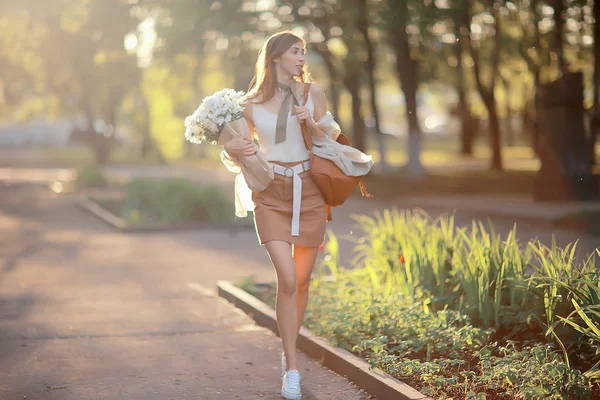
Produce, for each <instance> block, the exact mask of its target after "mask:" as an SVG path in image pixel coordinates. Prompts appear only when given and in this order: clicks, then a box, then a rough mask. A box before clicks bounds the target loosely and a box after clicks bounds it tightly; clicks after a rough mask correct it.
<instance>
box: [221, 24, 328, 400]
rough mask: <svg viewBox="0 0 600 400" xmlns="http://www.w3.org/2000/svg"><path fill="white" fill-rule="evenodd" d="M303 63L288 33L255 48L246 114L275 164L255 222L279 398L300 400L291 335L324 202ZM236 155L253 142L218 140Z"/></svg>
mask: <svg viewBox="0 0 600 400" xmlns="http://www.w3.org/2000/svg"><path fill="white" fill-rule="evenodd" d="M309 79H310V77H309V72H308V68H307V66H306V64H305V42H304V41H303V40H302V39H301V38H299V37H298V36H296V35H294V34H293V33H291V32H289V31H286V32H281V33H278V34H275V35H273V36H271V37H270V38H269V39H268V40H267V42H266V43H265V45H264V46H263V48H262V49H261V51H260V53H259V57H258V61H257V63H256V75H255V76H254V79H253V80H252V83H251V85H250V90H249V92H248V95H247V99H248V100H247V102H246V109H245V118H246V120H247V121H248V124H249V127H250V129H251V132H255V133H256V136H257V137H258V141H259V143H260V148H261V151H262V152H263V153H264V155H265V157H266V158H267V160H268V161H269V162H270V163H271V165H273V170H274V172H275V179H274V181H273V182H272V183H271V185H270V186H269V187H268V188H267V189H266V190H264V191H262V192H253V193H252V201H253V202H254V219H255V225H256V230H257V234H258V238H259V241H260V244H261V245H264V246H265V247H266V249H267V252H268V254H269V257H270V259H271V262H272V263H273V266H274V268H275V271H276V273H277V305H276V311H277V323H278V327H279V333H280V336H281V339H282V343H283V353H282V387H281V395H282V396H283V397H284V398H286V399H300V398H301V390H300V373H299V371H298V358H297V355H296V340H297V337H298V333H299V330H300V327H301V325H302V320H303V318H304V312H305V310H306V304H307V302H308V288H309V284H310V275H311V273H312V270H313V267H314V264H315V261H316V258H317V253H318V247H319V246H320V245H321V244H322V243H323V240H324V237H325V226H326V219H327V216H326V208H325V200H324V198H323V196H322V194H321V192H320V191H319V189H318V187H317V186H316V185H315V183H314V182H313V181H312V179H311V177H310V172H309V169H310V163H309V162H308V159H309V153H308V151H307V150H306V146H305V145H304V141H303V136H302V131H301V126H300V124H301V123H304V124H306V125H307V126H308V129H309V132H310V134H311V135H312V136H313V137H314V138H323V137H325V135H326V133H325V132H324V131H322V130H321V129H320V128H319V127H318V125H317V123H316V122H315V121H319V119H320V118H321V117H323V116H324V115H325V114H326V111H327V110H326V99H325V95H324V93H323V91H322V90H321V88H320V87H319V86H318V85H317V84H312V85H310V90H309V94H308V99H307V102H306V104H304V103H303V97H304V93H303V90H304V88H305V87H306V86H305V83H304V82H306V81H308V80H309ZM224 148H225V151H226V152H227V153H228V155H229V156H230V157H231V158H232V159H233V160H235V159H236V158H238V157H241V156H247V155H252V154H254V152H255V147H254V145H253V143H252V140H251V139H248V138H236V139H232V140H231V141H229V142H227V143H225V144H224Z"/></svg>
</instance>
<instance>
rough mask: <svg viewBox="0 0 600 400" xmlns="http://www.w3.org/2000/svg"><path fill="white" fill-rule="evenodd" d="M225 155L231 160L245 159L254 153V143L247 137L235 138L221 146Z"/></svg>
mask: <svg viewBox="0 0 600 400" xmlns="http://www.w3.org/2000/svg"><path fill="white" fill-rule="evenodd" d="M223 147H224V148H225V151H226V152H227V154H229V155H230V156H231V157H233V158H240V157H247V156H251V155H253V154H255V153H256V147H254V142H252V140H251V139H250V138H249V137H236V138H233V139H231V140H230V141H228V142H227V143H225V144H224V145H223Z"/></svg>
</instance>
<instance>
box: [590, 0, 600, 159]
mask: <svg viewBox="0 0 600 400" xmlns="http://www.w3.org/2000/svg"><path fill="white" fill-rule="evenodd" d="M594 19H595V21H596V23H595V24H594V106H593V109H592V115H591V116H590V152H591V159H592V165H597V164H598V160H597V159H596V140H597V135H598V129H599V128H600V1H598V0H596V1H594Z"/></svg>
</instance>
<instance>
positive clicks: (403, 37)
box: [382, 0, 425, 178]
mask: <svg viewBox="0 0 600 400" xmlns="http://www.w3.org/2000/svg"><path fill="white" fill-rule="evenodd" d="M409 4H411V5H412V6H413V7H414V6H415V4H413V2H411V1H409V0H406V1H397V0H386V1H385V2H384V6H383V7H382V20H383V21H384V23H385V28H386V32H387V39H388V42H389V43H390V46H391V47H392V49H393V51H394V53H395V56H396V61H395V62H396V71H397V73H398V81H399V83H400V88H401V90H402V92H403V93H404V97H405V99H406V114H407V115H406V117H407V120H408V148H409V152H408V164H407V165H406V167H407V172H408V174H409V176H411V177H414V178H420V177H422V176H423V175H424V174H425V169H424V168H423V164H422V163H421V158H420V157H421V147H422V144H421V142H422V136H423V135H422V131H421V127H420V124H419V119H418V116H417V89H418V85H419V77H418V75H417V68H418V61H417V60H416V58H415V55H414V52H412V51H411V44H410V40H409V39H410V38H409V34H408V32H407V25H408V22H409V21H410V19H411V15H410V13H411V7H409Z"/></svg>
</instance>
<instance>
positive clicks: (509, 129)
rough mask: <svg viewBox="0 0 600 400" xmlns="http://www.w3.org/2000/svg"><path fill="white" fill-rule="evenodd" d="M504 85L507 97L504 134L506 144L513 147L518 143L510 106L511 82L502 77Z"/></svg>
mask: <svg viewBox="0 0 600 400" xmlns="http://www.w3.org/2000/svg"><path fill="white" fill-rule="evenodd" d="M502 85H503V86H504V93H505V97H506V103H505V106H506V107H505V110H504V111H505V114H506V120H505V123H504V130H505V131H504V136H505V138H506V145H507V146H510V147H513V146H515V145H516V143H515V140H516V138H515V131H514V129H513V124H512V107H511V106H510V82H509V81H508V79H504V78H502Z"/></svg>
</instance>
